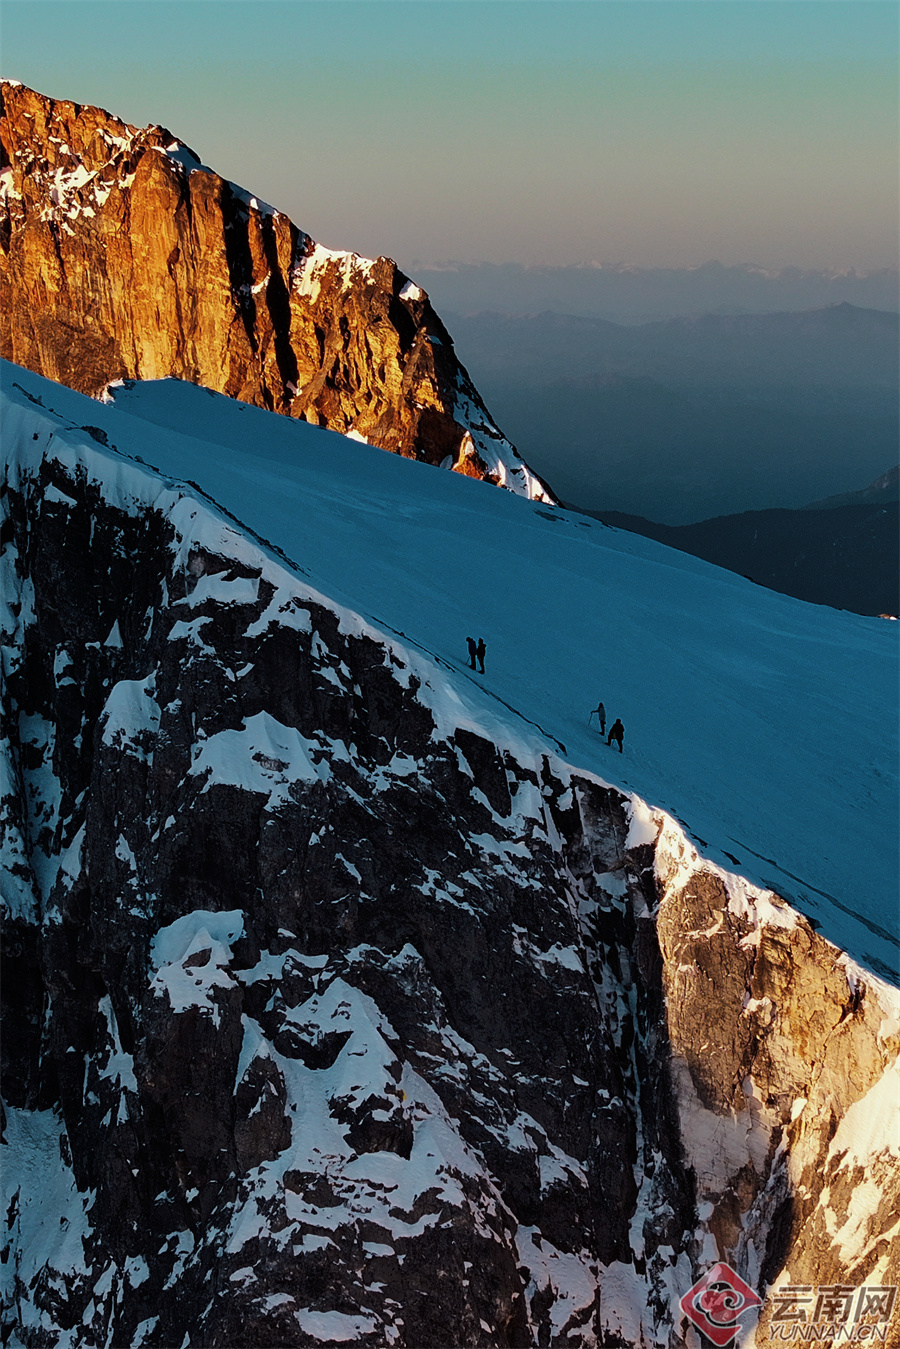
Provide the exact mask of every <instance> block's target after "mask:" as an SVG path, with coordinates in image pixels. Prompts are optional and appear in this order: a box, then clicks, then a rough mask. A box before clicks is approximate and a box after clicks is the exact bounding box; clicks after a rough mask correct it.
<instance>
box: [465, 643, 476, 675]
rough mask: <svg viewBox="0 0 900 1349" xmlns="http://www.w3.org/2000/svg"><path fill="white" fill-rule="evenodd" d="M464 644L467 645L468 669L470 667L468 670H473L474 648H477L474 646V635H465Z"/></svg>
mask: <svg viewBox="0 0 900 1349" xmlns="http://www.w3.org/2000/svg"><path fill="white" fill-rule="evenodd" d="M466 645H467V646H468V648H469V669H470V670H474V669H475V655H476V650H477V648H476V646H475V638H474V637H467V638H466Z"/></svg>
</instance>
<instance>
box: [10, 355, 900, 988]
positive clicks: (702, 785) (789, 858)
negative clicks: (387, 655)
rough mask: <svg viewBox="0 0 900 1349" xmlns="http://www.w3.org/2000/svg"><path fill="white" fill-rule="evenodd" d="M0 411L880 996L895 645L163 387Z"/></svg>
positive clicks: (637, 548) (866, 621) (559, 517)
mask: <svg viewBox="0 0 900 1349" xmlns="http://www.w3.org/2000/svg"><path fill="white" fill-rule="evenodd" d="M3 390H4V395H5V400H6V406H5V408H4V424H5V428H6V429H7V430H9V431H10V432H12V431H14V430H15V429H16V427H21V426H22V424H23V422H22V418H23V416H24V417H26V418H27V417H28V416H30V415H32V413H33V411H34V408H33V402H34V400H37V399H39V400H41V402H42V404H43V406H44V407H45V408H46V409H50V410H52V412H53V413H55V414H56V415H57V416H58V417H59V418H60V419H61V420H62V421H63V422H69V423H71V424H72V429H71V430H69V431H67V432H65V433H64V434H63V437H62V438H63V439H70V438H72V437H74V438H76V439H77V441H78V442H79V443H85V442H86V441H89V442H90V443H91V444H92V449H93V450H94V451H95V452H96V453H98V454H100V455H102V456H110V455H111V456H115V455H116V453H117V452H118V453H120V454H124V455H126V456H131V457H134V458H139V459H140V460H141V461H142V462H143V463H145V464H147V465H149V466H151V467H152V468H154V469H156V470H158V472H159V473H160V474H161V475H162V476H163V477H164V478H165V479H166V481H167V484H168V485H171V484H172V482H173V481H174V482H179V483H190V484H192V485H197V486H198V487H199V491H200V492H201V493H202V494H205V495H207V496H208V497H210V498H212V500H213V501H214V502H215V503H217V504H218V505H219V506H220V507H221V508H222V509H223V510H224V511H226V512H228V513H231V514H232V515H234V516H236V517H237V518H238V519H239V520H240V521H241V522H242V524H243V525H245V526H247V527H248V528H249V529H250V530H251V531H253V532H254V533H255V534H256V535H257V536H258V537H259V538H260V539H261V540H263V541H264V542H265V544H266V546H268V547H270V548H272V549H273V550H274V551H275V552H276V553H277V554H279V555H280V556H281V557H282V560H285V559H287V560H289V561H290V562H291V563H292V564H293V565H294V566H295V567H296V568H298V569H299V571H300V572H301V573H302V574H303V575H304V576H305V577H307V578H308V581H309V583H310V585H311V586H313V587H314V588H315V589H317V590H318V591H320V592H322V593H323V594H324V595H326V596H328V597H329V599H330V600H333V601H335V602H337V603H340V604H344V605H348V606H350V607H352V608H353V609H354V610H355V611H356V612H358V613H360V614H361V615H362V616H363V617H365V618H366V619H368V620H370V621H372V622H374V623H375V624H376V625H378V626H379V627H381V628H383V629H386V630H389V631H393V632H395V633H398V634H400V636H401V637H402V638H403V640H404V643H405V644H406V645H407V646H408V647H409V648H410V649H411V650H416V649H419V651H420V653H424V654H425V655H426V656H427V657H430V658H433V659H435V660H437V661H438V662H440V663H441V664H442V665H443V666H444V667H445V668H450V669H452V670H453V671H455V676H454V678H453V680H452V681H451V688H452V690H453V696H454V697H458V699H459V703H458V706H457V707H455V708H451V709H448V712H450V713H451V714H452V715H455V716H457V717H458V718H461V719H462V721H461V724H463V723H464V721H465V719H466V718H471V720H472V721H473V722H474V723H475V724H478V725H480V726H481V727H482V728H483V729H484V732H485V733H486V734H490V732H491V727H492V726H498V725H501V726H503V727H505V728H507V732H506V733H507V734H508V733H509V731H510V730H513V731H515V730H516V729H520V730H521V731H522V732H523V733H527V734H528V735H529V736H533V735H535V734H538V733H540V734H545V735H546V736H547V737H549V738H550V739H551V740H555V741H556V742H557V745H556V748H558V747H559V746H560V745H561V746H563V747H564V756H565V757H566V758H567V759H568V761H569V762H570V763H571V764H573V765H576V766H578V767H579V768H581V769H584V770H586V771H589V772H592V773H595V774H597V775H598V776H599V777H601V778H602V779H603V780H605V781H607V782H609V783H612V784H614V785H620V786H622V787H624V788H626V789H627V790H629V791H632V792H634V793H637V794H638V795H639V796H640V797H641V798H643V799H644V800H645V801H647V802H648V803H649V804H651V805H652V806H654V807H661V808H663V809H665V810H666V811H668V812H669V813H670V814H672V815H674V816H675V817H676V818H677V819H678V820H680V821H681V822H682V823H683V825H684V826H685V827H686V829H687V830H688V831H689V832H690V834H691V836H692V837H693V838H694V839H695V840H696V841H697V842H698V845H699V846H700V848H701V851H702V852H703V853H704V854H705V855H706V856H708V857H710V858H712V859H713V860H714V861H716V862H718V863H720V864H721V865H722V866H724V867H725V868H726V869H727V870H729V871H732V872H737V873H739V874H741V875H744V876H746V877H747V878H748V879H750V880H751V881H753V882H754V883H756V884H761V885H763V886H766V887H771V888H772V889H774V890H776V891H777V892H778V893H779V894H781V895H783V896H784V897H785V898H787V899H789V900H790V901H791V902H792V903H794V904H795V905H796V906H797V907H798V908H799V909H800V910H801V911H802V912H804V913H805V914H807V915H808V916H809V917H811V918H812V919H814V920H815V921H816V922H818V923H819V924H820V925H821V930H822V933H823V935H824V936H826V937H828V938H829V939H830V940H831V941H833V942H835V943H836V944H838V945H839V946H841V947H843V948H844V949H845V950H846V951H847V952H848V953H849V954H850V955H851V956H852V957H853V958H854V959H856V960H858V961H859V962H860V963H861V964H863V965H865V966H867V967H869V968H871V969H874V970H876V971H877V972H879V973H881V974H882V975H884V976H886V977H889V978H892V979H893V980H894V981H896V980H897V952H898V939H897V913H896V910H897V902H896V901H897V876H898V849H897V844H898V831H897V805H898V782H897V778H898V771H897V764H898V754H897V749H898V746H897V673H898V662H897V643H898V639H900V631H898V625H896V624H893V623H887V622H884V621H882V620H878V619H872V618H865V617H861V616H859V615H855V614H850V613H845V612H838V611H835V610H831V609H827V608H823V607H819V606H814V605H808V604H804V603H803V602H801V601H798V600H794V599H791V598H789V597H787V596H784V595H779V594H775V593H774V592H771V591H768V590H765V589H762V588H761V587H758V586H755V585H753V584H752V583H751V582H748V581H745V580H743V579H742V578H741V577H738V576H735V575H733V574H731V573H728V572H724V571H721V570H719V569H718V568H716V567H713V566H711V565H709V564H707V563H704V562H702V561H700V560H699V559H695V558H692V557H689V556H687V555H685V554H682V553H678V552H675V551H673V550H670V549H668V548H666V547H664V546H662V545H659V544H656V543H654V542H652V541H651V540H649V539H643V538H639V537H637V536H635V535H630V534H626V533H622V532H619V531H616V530H613V529H610V528H608V527H605V526H603V525H601V524H600V523H598V522H596V521H593V520H589V519H587V518H585V517H581V516H579V515H577V514H575V513H572V512H567V511H564V510H561V509H558V508H555V507H554V508H549V507H547V506H546V505H541V504H539V503H534V502H528V501H525V500H523V499H521V498H517V497H513V496H511V495H509V494H506V493H500V492H496V491H492V490H489V489H487V488H486V487H485V485H484V484H482V483H480V482H477V481H474V480H470V479H466V478H464V477H461V476H459V475H456V474H448V473H435V472H434V471H433V470H432V469H431V468H429V467H428V466H426V465H423V464H419V463H416V462H414V461H410V460H405V459H401V458H399V457H397V456H394V455H390V454H386V453H384V452H382V451H380V450H377V449H373V448H371V447H369V446H367V445H362V444H359V443H356V442H354V441H351V440H349V439H346V438H344V437H341V436H338V435H336V434H334V433H332V432H328V431H323V430H319V429H316V428H314V427H312V426H310V425H308V424H306V423H301V422H290V421H287V420H286V419H283V418H279V417H277V416H275V415H273V414H270V413H266V412H263V411H260V410H258V409H255V408H251V407H249V406H247V405H245V404H240V403H236V402H233V401H231V400H229V399H227V398H225V397H223V396H221V395H218V394H213V393H210V392H209V391H207V390H203V389H198V388H196V387H194V386H191V385H187V384H181V383H179V382H177V381H174V380H166V381H160V382H158V383H151V384H143V385H133V386H128V387H123V388H120V389H118V390H114V395H115V402H114V404H111V405H103V404H99V403H94V402H91V401H90V400H88V399H86V398H84V397H83V396H82V395H80V394H76V393H74V392H72V391H70V390H68V389H66V388H64V387H62V386H59V385H55V384H52V383H50V382H48V381H46V380H43V379H41V378H40V377H39V376H36V375H33V374H31V373H30V372H27V371H24V370H21V369H19V368H17V367H15V366H10V365H7V364H6V363H4V365H3ZM86 428H89V429H86ZM91 436H92V437H93V440H92V441H91V440H90V438H91ZM324 436H328V437H330V443H329V445H328V449H327V453H326V452H325V451H324V449H323V445H324V442H323V440H322V437H324ZM104 440H108V448H107V447H105V446H104V445H103V444H102V442H103V441H104ZM94 442H96V443H94ZM191 490H195V488H194V487H193V486H192V487H191V488H189V491H191ZM470 634H471V635H473V636H475V637H478V636H480V635H483V636H484V638H485V640H486V642H487V647H488V651H487V663H486V671H487V672H486V674H485V675H484V676H481V675H476V674H473V673H472V672H471V671H469V670H468V668H467V666H466V657H465V638H466V636H467V635H470ZM598 698H602V699H603V701H604V702H605V704H606V707H607V709H608V713H609V716H610V719H612V718H613V717H616V716H620V717H621V718H622V720H623V721H624V723H625V727H626V732H625V753H624V755H623V756H621V757H620V756H619V754H618V752H617V751H616V750H615V749H614V748H608V747H607V746H606V744H605V742H602V741H601V739H600V737H599V735H598V733H597V731H596V729H595V728H594V727H591V726H590V725H589V724H588V712H589V710H590V709H591V707H593V706H596V703H597V700H598ZM595 725H596V723H595ZM536 728H539V729H538V730H536Z"/></svg>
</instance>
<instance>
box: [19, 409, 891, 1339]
mask: <svg viewBox="0 0 900 1349" xmlns="http://www.w3.org/2000/svg"><path fill="white" fill-rule="evenodd" d="M13 393H14V396H13V397H12V398H11V399H10V401H9V402H8V403H7V406H6V408H5V415H4V439H5V442H6V444H7V445H8V447H9V452H10V460H11V465H12V467H11V472H10V476H9V490H8V493H7V496H6V515H5V520H4V526H3V529H4V534H3V540H4V554H3V558H4V565H5V568H6V572H5V576H4V583H3V595H4V598H5V600H6V602H7V605H8V610H7V612H6V617H5V620H4V632H3V643H4V649H3V654H4V662H5V674H6V681H5V690H4V696H5V698H6V700H7V701H6V706H5V708H4V715H5V725H6V727H7V728H8V738H7V743H6V751H7V754H8V760H7V763H8V776H7V782H8V787H7V789H6V795H5V798H4V803H3V806H4V827H5V831H6V848H7V853H6V856H7V859H8V871H7V875H8V883H7V887H6V891H5V898H6V901H7V905H8V909H9V916H8V918H7V929H6V941H5V951H4V958H5V961H6V966H5V971H4V978H3V982H2V990H3V995H4V998H5V1000H6V1006H5V1009H4V1017H5V1021H4V1025H5V1033H4V1037H3V1052H4V1055H5V1062H4V1074H3V1078H4V1093H5V1100H6V1116H5V1128H6V1132H5V1139H6V1141H7V1142H8V1143H9V1145H10V1147H9V1150H8V1151H9V1154H11V1157H10V1160H9V1161H8V1162H7V1163H6V1165H5V1166H4V1168H3V1172H4V1185H5V1187H6V1191H7V1193H6V1198H5V1200H4V1212H5V1221H6V1227H7V1231H6V1237H5V1242H6V1244H5V1248H4V1261H5V1270H6V1274H7V1278H8V1282H9V1289H10V1298H9V1302H8V1310H7V1312H6V1317H7V1320H6V1327H7V1330H6V1332H5V1333H6V1334H7V1335H9V1334H11V1333H12V1334H14V1335H15V1336H17V1337H18V1340H19V1342H21V1343H23V1344H26V1345H28V1346H44V1345H56V1344H70V1345H130V1346H137V1345H148V1346H149V1345H160V1346H174V1345H183V1346H187V1345H192V1346H197V1347H199V1346H210V1349H212V1346H222V1347H223V1349H224V1347H225V1346H241V1345H266V1346H281V1345H285V1346H287V1345H298V1346H300V1345H307V1346H308V1345H322V1344H326V1345H335V1346H336V1345H341V1344H344V1345H346V1344H349V1343H352V1344H354V1345H371V1346H379V1347H380V1346H383V1345H396V1346H409V1347H410V1349H412V1347H413V1346H414V1347H415V1349H422V1347H423V1346H428V1347H429V1349H437V1347H438V1346H448V1345H454V1346H456V1345H458V1346H494V1345H496V1346H501V1345H506V1346H516V1347H517V1349H518V1347H522V1349H524V1346H529V1345H542V1346H545V1345H569V1346H577V1345H582V1346H585V1349H586V1347H587V1346H594V1345H603V1346H619V1347H620V1349H621V1347H622V1346H638V1345H640V1346H667V1349H675V1346H681V1345H691V1346H699V1343H700V1341H699V1339H698V1337H697V1334H696V1332H695V1331H694V1330H693V1329H692V1328H691V1327H690V1326H689V1325H688V1324H687V1322H686V1321H685V1319H684V1317H683V1316H682V1313H681V1311H680V1309H679V1299H680V1297H681V1295H682V1294H683V1293H685V1292H686V1291H687V1290H688V1288H689V1287H690V1285H691V1284H692V1282H693V1281H694V1279H695V1278H696V1277H697V1276H698V1275H699V1274H701V1273H702V1272H703V1271H704V1270H705V1269H706V1268H707V1267H708V1266H709V1265H710V1263H711V1262H712V1261H715V1260H716V1259H726V1260H728V1261H729V1262H731V1263H732V1264H733V1265H734V1266H735V1267H736V1269H737V1270H738V1271H739V1272H740V1273H741V1274H742V1275H743V1276H744V1277H745V1278H746V1279H747V1280H748V1282H749V1283H750V1285H751V1287H753V1288H754V1289H757V1290H758V1291H759V1293H760V1295H761V1296H765V1294H766V1292H767V1291H769V1292H770V1291H771V1290H772V1288H777V1287H779V1286H780V1285H784V1284H791V1285H809V1286H811V1287H812V1286H816V1287H818V1286H836V1287H841V1286H854V1287H855V1286H857V1285H859V1284H868V1285H879V1286H882V1285H883V1286H888V1285H891V1284H896V1283H897V1282H900V1266H898V1261H900V1253H898V1243H897V1241H896V1222H897V1213H898V1211H900V1168H898V1158H897V1154H896V1145H895V1144H892V1142H891V1133H890V1128H888V1127H886V1125H885V1122H886V1121H887V1120H889V1119H890V1118H891V1112H892V1111H894V1110H895V1108H896V1087H897V1079H898V1049H900V1001H898V997H897V994H896V992H895V991H894V990H891V989H888V988H886V987H885V986H884V985H883V984H882V983H881V982H880V981H879V980H877V979H875V978H872V977H871V976H869V975H868V974H865V973H863V972H862V971H860V970H859V969H858V968H856V967H855V966H854V965H853V964H852V963H851V962H849V961H848V960H847V959H846V957H844V956H842V955H841V953H840V952H839V951H837V950H836V949H835V948H834V947H833V946H831V945H830V944H829V943H828V942H826V941H824V940H823V939H822V938H821V937H820V936H818V935H817V933H816V932H815V931H814V930H813V929H812V927H811V926H810V925H809V924H808V923H807V922H806V920H805V919H803V918H802V917H800V915H798V914H797V913H796V912H795V911H794V910H792V909H791V908H789V907H788V906H787V905H785V904H783V903H782V902H781V901H780V900H779V899H778V898H777V896H774V895H772V894H771V893H764V892H761V891H759V890H756V889H754V888H753V887H752V886H750V885H749V884H748V883H747V882H746V881H744V880H742V879H740V878H738V877H735V876H730V875H728V874H726V873H724V872H723V871H722V870H720V869H719V868H717V867H715V866H713V865H712V864H710V863H708V862H705V861H704V860H703V858H702V857H700V856H699V855H698V854H697V852H696V851H695V849H694V848H693V847H692V846H691V845H690V844H689V843H688V842H687V841H686V840H685V838H684V835H683V834H682V832H681V830H680V829H679V828H678V826H677V825H676V824H675V823H674V821H672V820H671V819H670V818H669V817H668V816H666V815H664V814H662V813H659V812H653V811H650V810H648V809H647V808H646V807H645V806H643V805H642V803H641V802H640V801H638V800H636V799H635V798H633V797H629V796H627V795H626V794H625V793H623V792H622V791H619V790H616V789H614V788H612V787H609V786H607V785H605V784H604V783H603V782H601V781H600V780H598V778H597V777H596V776H594V775H592V774H590V773H586V772H583V771H581V770H579V769H578V768H577V767H573V766H572V765H571V764H569V763H567V762H566V761H565V759H564V757H561V755H560V753H559V752H557V751H556V750H554V747H553V745H552V743H551V742H549V741H548V742H546V743H544V745H543V746H542V747H540V748H539V749H537V750H535V749H533V748H532V749H529V747H528V745H527V744H526V743H525V742H523V741H522V739H521V738H517V737H516V736H515V735H514V734H513V733H512V732H510V733H509V735H508V736H506V737H504V736H497V735H495V736H494V738H493V739H491V738H490V737H489V736H488V735H487V734H486V733H485V731H484V729H483V728H481V727H479V726H477V725H475V726H473V725H471V724H467V723H466V722H465V721H462V722H460V721H457V720H456V719H454V718H453V717H449V718H448V712H447V708H448V706H452V705H453V700H452V698H448V696H446V695H447V691H448V687H449V688H450V690H451V692H452V681H453V679H454V675H453V674H452V673H448V672H447V671H446V669H445V668H443V667H442V666H441V665H440V664H439V663H437V662H434V661H432V660H430V659H429V658H428V657H427V656H425V655H423V654H422V653H421V652H420V651H417V650H416V649H415V647H414V645H411V644H410V643H408V642H405V641H404V640H402V638H401V637H398V636H397V635H394V634H389V633H387V632H385V631H379V630H378V629H377V628H375V627H373V626H372V625H371V624H370V623H367V622H365V621H363V620H362V619H361V618H360V617H358V616H357V615H356V614H354V613H352V612H351V611H349V610H348V609H346V608H343V607H341V606H339V605H337V604H335V603H333V602H331V601H329V600H328V599H327V598H326V597H323V596H322V595H321V594H319V593H317V592H315V591H314V590H312V589H311V587H310V585H309V583H308V582H307V581H306V580H305V579H304V578H303V576H302V575H301V574H300V573H299V571H298V570H297V569H295V568H294V567H293V566H292V565H291V563H290V562H289V561H288V560H287V559H284V560H283V562H279V561H278V560H277V559H276V558H274V557H273V555H272V554H271V552H269V551H267V550H266V549H265V548H264V547H262V546H261V545H260V544H259V543H258V541H255V540H254V539H253V538H251V537H249V536H248V535H247V534H246V532H244V531H243V530H242V529H241V527H240V525H239V523H238V522H235V521H232V520H228V519H226V518H225V517H223V516H222V515H221V514H220V513H218V512H217V511H216V509H215V507H214V506H212V505H211V504H210V503H209V502H208V501H205V500H204V499H203V498H202V496H201V495H200V494H198V493H195V492H193V491H192V490H190V489H189V488H187V487H185V486H184V485H183V484H176V483H172V482H171V481H168V482H167V481H166V480H164V479H161V478H160V477H159V476H158V475H156V474H155V473H153V472H152V471H151V470H150V469H148V468H146V467H144V466H142V465H140V464H137V463H135V462H133V461H130V460H129V459H128V458H127V457H125V456H124V455H122V454H117V453H116V452H115V451H114V450H113V449H112V448H107V447H105V446H103V445H102V444H98V443H96V442H97V440H98V439H99V440H100V441H103V440H105V439H106V437H105V436H104V435H103V434H102V433H100V432H96V433H95V434H94V433H88V434H86V433H85V429H84V428H73V427H71V426H69V425H67V424H66V423H65V421H64V420H63V419H60V418H59V417H57V416H55V415H54V414H53V413H51V412H50V411H48V410H46V409H43V408H41V407H39V406H36V405H35V404H34V397H33V395H32V396H25V395H23V394H20V393H16V392H15V391H13ZM92 434H94V438H93V439H92ZM121 448H123V447H121V446H120V449H121ZM770 1308H771V1302H767V1303H766V1306H765V1308H764V1310H763V1314H762V1319H761V1321H760V1326H759V1329H758V1330H757V1334H756V1344H757V1345H758V1346H760V1349H762V1346H764V1345H766V1344H768V1343H769V1342H770V1338H769V1337H770V1333H771V1332H770V1328H769V1323H768V1317H769V1316H770V1314H771V1311H770ZM771 1342H772V1343H775V1342H776V1341H775V1340H774V1339H772V1341H771ZM739 1343H741V1344H743V1345H749V1344H751V1343H752V1335H751V1334H750V1333H749V1332H748V1335H747V1336H745V1337H743V1338H742V1340H741V1341H739Z"/></svg>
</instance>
